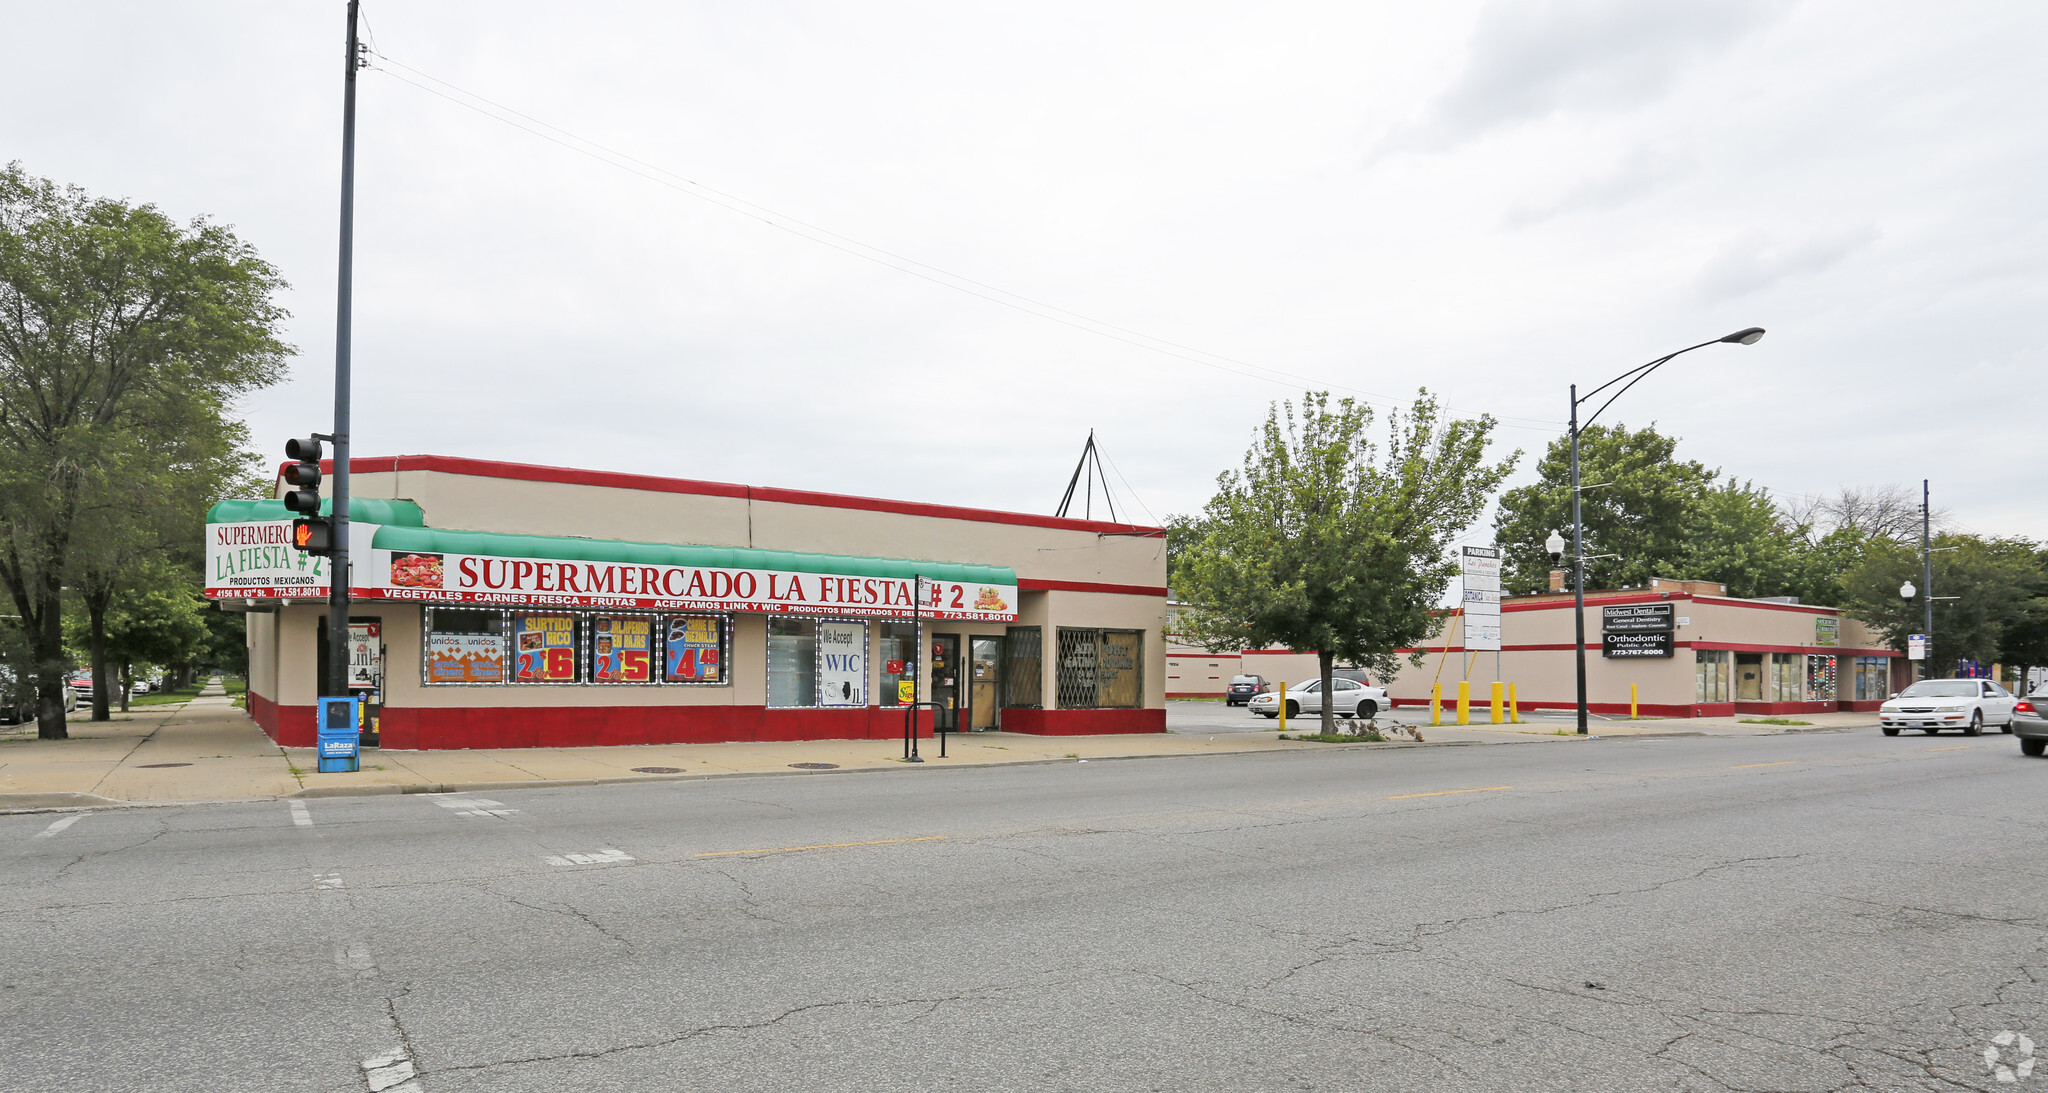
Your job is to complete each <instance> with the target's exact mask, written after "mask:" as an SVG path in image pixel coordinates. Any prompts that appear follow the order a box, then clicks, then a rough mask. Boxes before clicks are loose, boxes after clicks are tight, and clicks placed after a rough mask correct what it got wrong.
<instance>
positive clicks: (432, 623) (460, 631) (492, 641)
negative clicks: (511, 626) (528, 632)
mask: <svg viewBox="0 0 2048 1093" xmlns="http://www.w3.org/2000/svg"><path fill="white" fill-rule="evenodd" d="M424 615H425V618H424V619H423V620H422V625H423V626H424V627H425V631H426V636H425V641H424V642H423V643H422V648H423V649H424V650H425V653H424V656H425V664H424V679H425V681H426V682H428V683H503V682H505V613H504V612H503V611H472V610H469V609H467V608H460V607H429V608H427V609H426V610H425V612H424Z"/></svg>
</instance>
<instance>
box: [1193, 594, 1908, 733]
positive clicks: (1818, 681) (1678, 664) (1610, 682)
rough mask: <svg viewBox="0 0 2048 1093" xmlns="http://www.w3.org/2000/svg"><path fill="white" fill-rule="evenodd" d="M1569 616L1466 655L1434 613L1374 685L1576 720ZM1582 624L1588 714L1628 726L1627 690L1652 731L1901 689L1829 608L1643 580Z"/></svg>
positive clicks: (1201, 654)
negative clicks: (1420, 637) (1504, 700)
mask: <svg viewBox="0 0 2048 1093" xmlns="http://www.w3.org/2000/svg"><path fill="white" fill-rule="evenodd" d="M1572 613H1573V600H1572V595H1571V593H1569V592H1551V593H1542V594H1538V595H1533V596H1513V597H1506V598H1503V599H1502V600H1501V605H1500V645H1501V648H1500V650H1499V651H1498V652H1495V651H1493V650H1475V649H1468V648H1467V647H1466V645H1465V641H1464V615H1463V612H1461V611H1456V610H1453V611H1449V612H1446V613H1445V614H1444V616H1442V618H1443V622H1442V625H1440V626H1439V628H1438V630H1437V632H1436V633H1435V634H1434V635H1433V636H1432V637H1431V638H1430V640H1429V641H1427V642H1425V643H1424V644H1423V646H1422V647H1421V649H1420V650H1419V651H1420V652H1421V653H1422V654H1423V657H1424V659H1423V662H1422V665H1421V666H1420V667H1414V666H1411V665H1410V664H1408V663H1407V662H1406V661H1405V659H1404V661H1403V662H1402V665H1401V668H1400V671H1399V672H1398V673H1397V674H1396V675H1395V677H1394V678H1393V679H1392V680H1377V679H1376V680H1374V681H1373V682H1374V683H1379V684H1382V685H1384V686H1385V687H1386V688H1387V691H1388V697H1389V698H1390V699H1391V700H1392V701H1393V703H1394V704H1395V705H1397V706H1420V705H1427V704H1428V703H1429V701H1430V696H1431V694H1432V691H1433V689H1434V688H1441V691H1440V693H1441V694H1442V695H1443V698H1444V701H1445V702H1447V703H1448V702H1451V701H1454V700H1455V698H1456V695H1457V690H1458V684H1459V683H1460V682H1464V683H1467V684H1469V691H1470V694H1471V696H1472V701H1473V702H1474V703H1476V704H1482V705H1483V704H1484V703H1485V702H1486V701H1487V700H1488V698H1489V696H1490V694H1491V692H1492V688H1493V684H1494V682H1495V681H1496V680H1498V681H1500V682H1501V683H1503V684H1514V686H1515V692H1516V698H1517V700H1518V702H1519V705H1520V707H1521V708H1522V709H1525V710H1531V709H1552V710H1558V709H1572V708H1575V707H1576V705H1577V696H1576V694H1575V692H1574V683H1573V681H1574V678H1575V668H1574V658H1573V655H1572V649H1573V640H1574V633H1573V627H1572ZM1585 623H1586V646H1585V649H1586V694H1587V705H1588V708H1589V709H1590V710H1592V712H1594V713H1600V714H1610V715H1612V714H1620V715H1626V714H1628V713H1629V708H1630V707H1629V703H1630V698H1631V694H1630V688H1631V686H1633V688H1634V699H1635V701H1636V704H1637V705H1636V710H1637V712H1638V713H1640V714H1642V715H1643V716H1651V717H1727V716H1732V715H1736V714H1742V715H1762V716H1770V715H1779V714H1795V713H1823V712H1827V711H1830V710H1860V711H1868V710H1875V709H1877V707H1878V705H1879V704H1880V703H1882V702H1883V701H1884V699H1885V697H1886V696H1887V695H1889V694H1891V693H1892V692H1894V691H1897V690H1899V689H1901V688H1902V687H1904V686H1905V685H1906V683H1907V682H1909V681H1910V680H1911V678H1912V669H1911V662H1910V661H1907V660H1905V659H1904V658H1903V657H1901V656H1900V655H1899V654H1898V653H1897V652H1896V651H1894V650H1892V649H1890V648H1888V647H1886V645H1885V643H1884V642H1883V640H1882V639H1881V638H1880V637H1879V636H1878V635H1877V634H1876V633H1874V632H1873V631H1872V630H1871V629H1870V628H1869V627H1867V626H1865V625H1864V624H1863V623H1862V622H1860V621H1858V620H1856V619H1854V618H1850V617H1848V616H1845V615H1843V614H1842V612H1841V611H1840V610H1839V609H1838V608H1833V607H1822V606H1816V605H1810V604H1800V603H1794V602H1790V601H1788V600H1783V599H1769V600H1760V599H1742V598H1738V597H1733V596H1729V595H1727V594H1726V588H1725V587H1724V586H1722V585H1719V584H1715V583H1713V582H1709V581H1678V580H1668V579H1663V578H1654V579H1652V580H1651V581H1650V583H1649V585H1648V586H1647V587H1644V588H1631V589H1620V590H1615V591H1601V592H1595V591H1588V592H1587V593H1586V613H1585ZM1416 651H1417V650H1405V652H1410V653H1412V652H1416ZM1166 673H1167V694H1168V697H1172V698H1199V697H1210V696H1216V695H1221V694H1222V693H1223V686H1224V685H1225V684H1227V683H1228V682H1229V680H1230V677H1231V676H1232V675H1236V674H1240V673H1242V674H1246V675H1259V676H1263V677H1265V679H1266V680H1267V682H1268V683H1269V684H1277V683H1278V682H1280V681H1281V680H1285V681H1287V682H1289V683H1295V682H1299V681H1301V680H1306V679H1313V678H1315V676H1316V658H1315V654H1314V653H1312V652H1293V651H1290V650H1285V649H1268V650H1244V651H1240V652H1235V653H1223V654H1217V653H1210V652H1206V651H1204V650H1200V649H1195V648H1191V647H1187V646H1179V645H1176V646H1172V647H1170V648H1169V649H1168V651H1167V656H1166Z"/></svg>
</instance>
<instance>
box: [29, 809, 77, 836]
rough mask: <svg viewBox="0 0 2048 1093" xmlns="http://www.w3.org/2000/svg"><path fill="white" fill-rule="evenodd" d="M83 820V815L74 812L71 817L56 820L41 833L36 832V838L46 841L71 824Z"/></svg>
mask: <svg viewBox="0 0 2048 1093" xmlns="http://www.w3.org/2000/svg"><path fill="white" fill-rule="evenodd" d="M83 819H85V813H83V812H74V813H72V814H71V815H69V816H66V817H64V818H63V819H61V820H58V821H57V822H56V823H53V824H51V825H50V826H48V827H46V828H44V829H42V830H41V831H38V832H36V838H38V839H47V838H49V837H50V836H52V835H55V834H56V833H57V832H59V831H62V830H64V829H65V828H67V827H70V826H71V825H72V824H75V823H77V822H78V821H80V820H83Z"/></svg>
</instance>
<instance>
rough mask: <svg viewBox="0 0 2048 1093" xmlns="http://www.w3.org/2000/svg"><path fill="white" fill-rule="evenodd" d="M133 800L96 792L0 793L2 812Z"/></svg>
mask: <svg viewBox="0 0 2048 1093" xmlns="http://www.w3.org/2000/svg"><path fill="white" fill-rule="evenodd" d="M132 803H133V802H130V801H119V800H115V799H114V798H112V797H102V796H100V795H98V794H96V793H75V792H71V791H68V790H67V791H64V792H59V793H0V813H5V812H48V811H50V810H52V809H58V808H120V807H123V806H126V805H129V804H132Z"/></svg>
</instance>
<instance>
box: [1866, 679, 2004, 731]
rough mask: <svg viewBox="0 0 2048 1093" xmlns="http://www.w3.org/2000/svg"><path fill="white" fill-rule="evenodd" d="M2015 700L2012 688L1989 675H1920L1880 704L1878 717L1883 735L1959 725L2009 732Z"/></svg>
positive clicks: (1954, 727)
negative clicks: (1955, 676)
mask: <svg viewBox="0 0 2048 1093" xmlns="http://www.w3.org/2000/svg"><path fill="white" fill-rule="evenodd" d="M2018 704H2019V699H2017V698H2015V697H2013V693H2012V692H2011V691H2008V690H2006V689H2005V688H2003V687H2001V686H1999V685H1998V684H1996V683H1993V682H1991V681H1990V680H1988V679H1923V680H1921V681H1920V682H1918V683H1915V684H1913V685H1912V686H1910V687H1908V688H1906V689H1905V690H1903V691H1900V692H1899V693H1898V694H1895V695H1893V696H1892V697H1891V698H1890V699H1889V700H1888V701H1886V702H1885V704H1884V705H1882V706H1879V707H1878V708H1877V721H1878V725H1879V727H1881V728H1882V729H1883V730H1884V734H1885V735H1886V736H1897V735H1899V730H1900V729H1919V730H1920V731H1921V732H1924V733H1928V734H1930V735H1932V734H1934V733H1937V732H1940V731H1941V730H1943V729H1961V730H1963V732H1964V733H1965V734H1966V735H1969V736H1976V735H1977V734H1979V733H1981V732H1983V731H1984V729H1985V727H1986V726H1989V725H1996V726H1998V727H1999V728H2001V729H2003V730H2005V731H2006V732H2011V731H2012V719H2013V707H2015V706H2017V705H2018Z"/></svg>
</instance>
